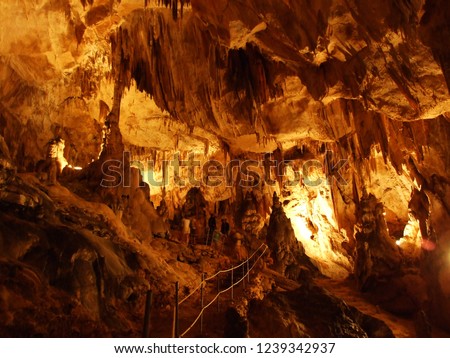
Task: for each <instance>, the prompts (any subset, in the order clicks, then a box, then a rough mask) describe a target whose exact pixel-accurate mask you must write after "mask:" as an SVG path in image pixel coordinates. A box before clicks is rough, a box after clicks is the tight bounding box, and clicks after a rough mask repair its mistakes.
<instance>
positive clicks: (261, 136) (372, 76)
mask: <svg viewBox="0 0 450 358" xmlns="http://www.w3.org/2000/svg"><path fill="white" fill-rule="evenodd" d="M165 3H166V2H164V1H162V2H161V1H152V0H149V1H142V0H140V1H137V0H122V1H114V0H92V1H78V0H36V1H18V0H17V1H6V0H5V1H0V8H1V13H2V33H1V41H0V82H1V89H0V103H1V106H2V112H3V117H5V118H4V121H3V122H7V121H20V122H21V123H22V124H23V125H24V126H23V127H22V129H21V130H20V131H19V130H16V133H9V134H8V135H9V136H11V137H14V136H16V137H20V136H26V137H29V138H30V142H29V143H28V144H24V148H19V147H17V148H14V147H13V148H10V150H11V152H12V155H13V156H14V155H17V153H18V152H19V151H22V152H25V154H26V155H29V156H30V157H32V156H33V146H36V145H37V147H39V148H41V147H43V146H44V144H45V143H46V141H47V140H48V138H49V137H51V136H52V135H54V134H55V132H58V131H59V132H61V131H62V132H63V133H64V134H65V136H67V137H68V138H69V141H70V142H71V143H72V144H73V146H76V147H77V151H78V153H79V161H81V162H84V163H86V162H89V161H90V160H91V159H93V158H95V155H96V154H98V151H99V146H100V142H101V126H102V123H103V121H104V117H105V110H102V108H106V111H107V109H109V108H112V106H113V93H114V84H115V83H116V84H118V86H120V89H121V91H123V98H122V103H121V113H120V117H121V122H120V126H121V131H122V134H123V138H124V141H125V144H126V145H132V146H138V147H147V148H156V149H162V150H168V149H174V148H177V147H179V148H180V149H182V150H189V149H192V150H194V151H200V152H202V151H208V150H209V151H214V150H215V149H220V148H221V147H222V146H223V145H225V146H227V147H229V148H231V151H235V152H242V151H244V152H245V151H251V152H265V151H273V150H274V149H276V148H277V147H282V148H285V149H286V148H290V147H292V146H295V145H297V144H298V143H300V142H302V141H310V140H312V141H321V142H336V141H339V140H340V139H342V138H344V137H346V136H351V135H352V133H354V132H355V130H357V128H356V125H355V124H354V123H352V119H351V118H350V117H352V116H360V113H363V115H364V116H366V117H371V118H372V117H373V118H375V120H379V118H388V120H389V121H403V122H406V121H418V120H432V119H435V118H438V117H440V116H444V120H446V118H447V117H446V116H447V111H448V105H449V100H450V96H449V91H448V86H447V81H446V80H448V79H449V78H448V77H449V76H447V78H446V75H448V74H449V64H450V62H449V61H448V60H447V59H448V58H449V55H448V54H447V53H448V50H447V47H446V46H443V41H442V38H443V36H444V34H446V33H448V32H449V26H448V25H447V22H446V19H447V17H446V16H445V11H441V10H439V11H437V10H436V9H439V6H438V5H435V6H432V5H431V4H428V3H427V2H425V1H409V0H402V1H396V2H392V1H383V3H382V4H381V5H380V4H379V3H378V2H377V6H375V5H374V3H373V2H371V1H352V0H333V1H331V0H321V1H314V2H310V1H301V0H298V1H275V0H249V1H225V0H218V1H214V2H211V1H207V0H193V1H191V2H185V3H188V4H187V5H186V4H184V6H183V11H181V7H180V5H179V6H178V8H177V11H178V12H177V16H176V18H175V16H174V9H173V7H172V8H171V7H170V6H168V7H166V6H165ZM430 3H431V2H430ZM434 3H436V2H434ZM447 7H448V6H446V5H445V4H444V5H443V6H442V7H441V8H447ZM181 12H182V13H181ZM100 104H101V105H100ZM4 126H6V124H4ZM13 132H14V131H13ZM8 135H7V136H8ZM86 139H87V140H86ZM6 140H7V141H8V139H6ZM30 160H31V159H30ZM80 164H83V163H80ZM24 165H25V164H24Z"/></svg>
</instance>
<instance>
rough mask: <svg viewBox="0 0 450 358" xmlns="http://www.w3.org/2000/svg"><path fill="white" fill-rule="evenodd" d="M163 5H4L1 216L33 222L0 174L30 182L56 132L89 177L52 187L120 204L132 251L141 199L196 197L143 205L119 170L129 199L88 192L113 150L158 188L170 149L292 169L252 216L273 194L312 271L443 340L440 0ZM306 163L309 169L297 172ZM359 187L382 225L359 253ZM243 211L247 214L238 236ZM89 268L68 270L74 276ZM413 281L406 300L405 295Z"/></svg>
mask: <svg viewBox="0 0 450 358" xmlns="http://www.w3.org/2000/svg"><path fill="white" fill-rule="evenodd" d="M175 3H176V4H178V5H179V2H178V1H176V2H169V1H151V0H149V1H145V2H143V1H142V0H121V1H118V0H92V1H91V0H89V1H85V0H82V1H79V0H36V1H33V2H26V1H25V2H24V1H19V0H12V1H10V0H0V14H1V15H0V17H1V18H0V20H1V21H0V23H1V26H2V32H1V33H2V35H1V39H0V40H1V41H0V186H1V192H0V200H1V201H2V203H4V204H2V205H5V207H8V208H9V206H13V207H18V208H21V209H20V210H18V211H17V212H15V215H16V214H17V215H22V214H23V215H38V216H39V215H41V214H36V213H35V210H37V209H36V208H39V207H41V206H43V205H44V206H45V205H46V203H50V202H51V201H48V200H47V199H45V200H44V199H43V198H44V197H43V196H41V195H37V196H36V195H35V193H36V192H35V189H30V186H29V185H26V184H25V185H22V183H21V182H20V181H19V182H18V181H17V179H16V178H15V177H14V176H13V174H14V172H15V171H16V170H17V171H19V172H24V171H32V170H33V169H34V168H35V166H36V164H37V162H38V161H39V160H40V159H43V158H44V155H45V144H46V143H47V142H48V141H49V139H51V138H53V137H55V136H61V137H63V139H64V140H65V142H66V147H65V152H64V156H65V158H66V159H67V161H68V163H69V165H71V166H72V167H83V168H84V169H85V170H83V171H82V173H80V174H79V175H77V174H76V173H75V174H74V173H72V174H71V175H73V178H72V179H73V180H71V181H70V180H67V183H66V184H67V185H68V186H69V187H70V188H71V190H73V191H75V192H77V193H79V194H80V195H82V196H83V197H84V198H86V199H92V200H95V201H102V202H104V203H106V204H108V205H110V206H111V208H113V210H114V211H115V213H116V214H118V213H119V212H120V211H121V210H122V209H120V207H121V206H123V203H120V202H118V200H120V198H122V197H123V196H125V197H127V196H128V198H129V199H128V200H129V202H128V204H127V207H126V208H125V207H123V210H122V211H123V213H122V214H123V223H124V224H125V225H126V227H127V229H129V230H130V231H131V232H132V233H133V235H134V236H135V237H136V238H137V239H139V240H140V241H145V240H149V239H150V238H151V237H152V236H153V235H155V234H156V235H161V234H162V233H163V232H164V231H165V230H166V226H165V223H164V222H163V221H161V220H160V218H159V216H158V215H157V214H156V213H155V209H154V207H153V206H152V205H151V203H150V201H149V197H152V199H154V201H155V204H156V205H157V204H159V202H160V201H161V200H162V199H163V198H164V200H165V202H166V203H167V207H168V209H167V210H168V212H169V214H168V216H169V217H170V218H173V215H174V212H175V210H177V209H179V208H180V207H182V205H183V204H184V200H185V197H186V195H187V193H188V191H189V190H190V189H191V187H192V185H188V186H186V187H182V188H180V187H177V185H175V184H174V183H173V180H172V179H171V180H172V181H169V184H168V185H166V186H164V187H161V186H156V187H152V188H150V189H151V191H150V193H148V190H147V189H148V187H143V188H140V187H139V184H140V183H141V177H140V176H139V175H138V174H137V173H136V171H134V174H133V173H130V174H129V176H128V169H129V163H128V162H126V163H123V168H124V169H125V171H126V172H127V174H126V176H124V178H123V179H124V180H129V181H130V183H133V186H132V189H133V190H132V189H129V188H128V189H126V190H122V189H121V190H98V184H99V183H100V181H101V180H102V179H104V178H105V177H104V173H102V170H101V167H102V164H103V163H102V161H103V160H105V159H116V160H118V159H119V160H120V159H121V158H122V156H121V151H123V149H125V150H129V151H130V153H131V154H130V161H134V160H149V159H153V160H155V162H156V164H155V166H156V168H147V169H146V170H142V172H141V175H142V176H143V180H145V178H146V177H148V174H149V173H152V174H155V175H156V177H157V178H158V179H161V176H162V172H163V171H162V165H161V162H162V161H163V160H164V159H165V158H166V156H172V154H173V153H174V152H178V151H180V152H181V156H182V157H183V158H184V159H185V158H186V157H187V152H188V151H189V150H192V151H193V152H194V153H195V154H197V155H198V156H199V157H200V160H201V161H202V162H205V161H206V160H207V159H211V158H212V159H218V160H220V161H221V162H223V163H225V162H227V161H229V160H231V159H237V158H240V159H255V158H257V159H260V160H261V161H262V162H264V165H266V164H267V162H266V161H265V160H266V159H268V158H269V157H270V158H272V159H273V158H275V159H276V160H278V161H282V160H291V161H292V166H289V165H286V167H289V168H290V169H289V170H288V169H287V170H288V171H289V173H290V174H295V172H297V174H299V175H300V176H301V177H302V179H301V184H299V185H296V186H295V187H292V186H291V187H289V185H288V179H292V177H289V178H286V176H283V174H284V173H277V174H276V175H274V176H273V179H275V182H274V184H273V186H271V187H270V189H267V188H266V189H264V191H262V192H261V193H260V194H261V195H260V197H261V198H262V199H261V200H259V201H258V202H259V203H263V205H262V208H256V211H257V215H260V216H261V217H262V219H266V218H265V217H264V213H265V214H266V216H267V214H268V213H269V211H270V210H269V208H268V205H267V203H270V200H269V201H268V200H267V198H266V196H267V192H269V193H270V192H273V191H276V192H277V193H278V195H279V196H280V201H281V203H282V205H283V208H284V210H285V212H286V216H287V217H288V218H289V219H291V222H292V224H293V226H294V228H293V229H294V235H295V238H296V239H297V240H299V241H301V242H302V245H303V247H304V248H305V252H306V254H307V255H308V256H309V257H310V258H311V260H312V261H313V262H314V264H315V265H316V266H317V268H318V269H319V270H320V272H321V273H323V274H325V275H327V276H330V277H346V276H348V275H350V274H353V273H355V272H356V274H357V275H358V276H359V277H360V279H361V277H362V279H361V283H362V286H364V287H366V286H367V283H369V286H371V287H372V290H373V294H374V295H375V296H377V295H380V294H381V292H382V291H381V290H382V289H383V290H384V287H385V285H387V286H388V287H389V288H392V292H390V293H389V297H392V302H395V304H394V306H395V307H392V309H393V310H396V311H398V310H399V309H400V308H401V307H402V306H403V307H407V308H408V309H407V310H406V311H408V312H410V313H412V311H413V310H414V309H416V308H419V307H420V306H424V307H422V308H424V309H425V310H426V311H427V314H429V316H430V317H431V318H432V319H433V320H434V321H435V322H437V323H439V324H440V325H441V326H442V327H444V328H446V329H447V330H449V329H450V303H449V302H450V301H449V299H448V298H449V295H450V293H449V288H448V287H449V282H448V281H449V279H448V278H449V277H450V275H449V270H450V264H449V259H448V252H449V251H450V235H449V232H450V220H449V211H450V180H449V178H448V169H447V168H449V167H450V155H449V147H448V143H449V133H450V121H449V118H450V115H449V112H448V106H449V104H450V102H449V100H450V95H449V84H450V52H449V51H450V50H449V49H448V46H447V42H448V41H447V38H448V35H449V34H450V25H449V23H448V21H447V20H448V18H449V16H450V5H449V3H448V2H447V1H445V0H437V1H431V0H395V1H387V0H384V1H379V2H377V3H376V4H375V3H374V2H373V1H369V0H362V1H360V0H358V1H357V0H319V1H307V0H300V1H298V0H285V1H279V0H249V1H238V0H217V1H214V2H211V1H210V0H192V1H185V5H186V6H173V4H175ZM144 4H145V5H146V6H145V8H144ZM169 4H172V5H171V6H168V5H169ZM100 153H101V156H100V159H101V161H97V159H98V158H99V155H100ZM266 153H268V154H267V155H266ZM340 159H346V160H348V164H346V165H345V166H340V165H339V160H340ZM308 160H316V161H317V162H316V163H320V165H319V166H320V169H319V168H317V167H316V168H313V170H312V172H310V171H308V170H305V167H304V165H305V163H306V162H308ZM92 161H94V162H93V163H92ZM153 169H155V170H153ZM316 169H317V170H316ZM274 172H275V170H274V169H273V170H272V174H273V173H274ZM293 172H294V173H293ZM227 175H229V173H227ZM231 176H233V174H231ZM35 185H36V184H33V185H31V186H32V187H33V186H35ZM5 188H6V189H5ZM201 191H202V194H203V196H204V197H205V199H206V200H208V201H209V202H210V203H209V204H208V205H209V208H208V209H209V210H210V211H212V210H213V208H214V207H216V206H217V207H225V208H227V210H234V211H236V210H237V208H239V207H241V204H242V203H243V200H244V196H243V192H242V190H240V189H239V188H238V187H237V185H236V186H226V185H225V184H223V185H220V186H215V187H211V186H208V185H201ZM366 193H367V195H369V194H372V195H373V196H374V197H375V198H376V200H378V201H379V202H380V203H381V204H382V205H383V208H384V212H385V213H386V215H385V218H384V219H383V220H381V221H380V220H379V218H378V219H376V222H377V227H378V226H379V224H380V225H381V223H382V225H383V228H382V230H379V229H377V230H375V231H374V232H373V233H372V234H370V235H369V234H368V236H367V237H366V238H362V241H367V242H366V243H367V244H368V247H367V248H365V244H364V245H362V244H361V242H362V241H361V237H360V236H359V235H358V234H359V232H358V228H357V225H358V222H361V215H360V212H361V205H363V202H364V200H366V199H365V198H366ZM30 212H31V214H29V213H30ZM24 213H25V214H24ZM251 214H252V215H254V212H253V211H251ZM379 214H380V213H379V212H378V213H377V214H376V215H373V218H377V217H378V216H379ZM369 216H370V215H369ZM255 217H256V218H257V216H256V215H255V216H251V217H250V216H249V217H248V218H246V219H245V220H244V225H245V226H246V227H249V229H250V230H254V229H255V228H254V227H253V223H256V221H257V220H255ZM257 219H258V218H257ZM371 220H372V219H370V218H369V219H368V224H370V221H371ZM90 229H91V228H89V229H88V231H89V230H90ZM258 229H259V225H258ZM256 231H257V230H256ZM364 235H365V234H364ZM288 236H289V241H292V242H294V241H293V240H294V237H293V236H292V233H289V235H288ZM369 241H370V242H369ZM393 243H398V247H399V249H398V251H396V248H395V247H393V245H391V244H393ZM366 249H368V250H370V254H368V255H367V254H366V255H365V254H364V252H366V253H367V250H366ZM364 255H365V256H364ZM361 258H362V259H361ZM88 262H90V263H89V264H87V266H86V265H85V264H84V263H83V264H80V266H77V270H78V271H79V272H84V273H86V275H88V274H89V272H90V268H89V265H92V260H88ZM397 269H398V272H399V274H397V275H394V277H393V275H391V272H392V270H397ZM8 270H9V269H8ZM389 271H391V272H389ZM410 274H411V275H412V277H414V278H411V277H410V276H408V275H410ZM386 280H387V281H386ZM386 282H388V283H386ZM392 282H394V283H395V284H393V285H391V284H390V283H392ZM412 282H416V283H418V282H419V283H420V284H419V285H418V286H419V287H423V288H422V289H421V290H418V291H420V292H415V293H411V292H410V291H408V289H406V287H410V286H411V285H412ZM422 290H423V291H426V292H423V291H422ZM405 292H406V293H405ZM410 294H411V295H412V296H410ZM375 296H374V297H375ZM93 297H94V296H89V300H95V298H93ZM411 297H414V298H411Z"/></svg>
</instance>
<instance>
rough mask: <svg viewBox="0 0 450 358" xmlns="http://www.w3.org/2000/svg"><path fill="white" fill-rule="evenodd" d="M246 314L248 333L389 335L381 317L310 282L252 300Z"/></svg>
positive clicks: (331, 335) (315, 335) (297, 335)
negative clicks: (377, 317) (372, 314)
mask: <svg viewBox="0 0 450 358" xmlns="http://www.w3.org/2000/svg"><path fill="white" fill-rule="evenodd" d="M248 317H249V335H250V336H251V337H285V338H294V337H295V338H300V337H305V338H306V337H334V338H343V337H353V338H357V337H377V338H388V337H393V333H392V331H391V330H390V329H389V327H388V326H387V325H386V324H385V323H383V322H382V321H380V320H378V319H376V318H374V317H371V316H367V315H365V314H363V313H361V312H360V311H358V310H357V309H356V308H354V307H350V306H348V305H347V304H346V303H345V302H344V301H342V300H340V299H338V298H336V297H334V296H332V295H331V294H330V293H328V292H327V291H325V290H323V289H321V288H319V287H317V286H314V285H313V286H309V285H308V286H303V287H301V288H299V289H296V290H293V291H288V292H273V293H270V294H269V295H268V296H267V297H266V298H264V299H263V300H262V301H256V300H255V301H252V302H250V305H249V312H248ZM269 319H270V322H271V324H270V325H267V320H269Z"/></svg>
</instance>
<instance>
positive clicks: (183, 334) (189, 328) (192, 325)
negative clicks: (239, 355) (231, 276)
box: [174, 244, 268, 337]
mask: <svg viewBox="0 0 450 358" xmlns="http://www.w3.org/2000/svg"><path fill="white" fill-rule="evenodd" d="M262 247H264V250H263V252H262V253H261V254H260V255H259V256H258V258H257V259H256V260H255V262H254V263H253V265H252V266H251V268H249V269H248V270H247V273H246V274H245V275H243V276H242V277H241V278H240V279H239V280H238V281H237V282H232V284H231V285H230V286H229V287H227V288H226V289H224V290H221V291H219V292H218V293H217V294H216V296H215V297H214V298H213V299H212V300H211V301H210V302H209V303H208V304H207V305H206V306H204V307H203V308H202V309H201V310H200V313H199V314H198V315H197V317H196V318H195V319H194V321H193V322H192V324H191V325H190V326H189V327H188V328H187V329H186V330H185V331H184V332H183V333H182V334H180V337H184V336H185V335H186V334H187V333H188V332H189V331H190V330H191V329H192V328H193V327H194V326H195V324H196V323H197V322H198V321H199V319H200V318H201V317H202V316H203V313H204V312H205V311H206V309H208V308H209V307H210V306H211V305H212V304H213V303H214V302H215V301H216V300H218V299H219V297H220V295H222V294H223V293H225V292H228V291H229V290H231V289H232V288H233V287H234V286H236V285H238V284H240V283H241V282H242V281H243V280H244V279H245V278H247V277H248V275H249V274H250V271H252V270H253V268H254V267H255V266H256V263H257V262H258V261H259V260H260V259H261V257H263V256H264V254H265V253H266V251H267V249H268V246H267V245H266V244H262V245H261V246H260V247H259V248H258V249H256V250H255V252H253V254H252V255H251V256H250V257H249V258H248V259H247V260H245V261H243V262H242V263H241V264H239V265H237V266H233V267H232V268H230V269H227V270H220V271H218V272H216V273H215V274H214V275H212V276H210V277H208V278H206V279H204V280H202V282H201V284H200V285H199V286H198V287H197V288H196V289H195V290H194V291H193V292H191V293H190V294H189V295H188V296H186V297H185V298H183V300H181V301H180V303H179V304H181V303H183V302H184V301H186V300H187V299H188V298H189V297H191V296H192V295H193V294H194V293H195V292H196V291H198V290H199V289H200V288H201V287H202V285H203V284H204V283H206V282H207V281H209V280H212V279H213V278H215V277H217V276H218V275H219V274H221V273H227V272H231V271H233V270H235V269H237V268H239V267H241V266H242V265H245V264H247V263H248V262H249V261H250V260H251V259H252V258H253V257H254V256H255V255H256V253H257V252H259V251H260V250H261V248H262ZM247 267H248V266H247ZM174 317H175V315H174ZM174 326H175V324H174Z"/></svg>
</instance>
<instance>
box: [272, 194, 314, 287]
mask: <svg viewBox="0 0 450 358" xmlns="http://www.w3.org/2000/svg"><path fill="white" fill-rule="evenodd" d="M266 240H267V244H268V246H269V249H270V251H271V257H272V258H273V266H274V269H275V270H276V271H278V272H280V273H281V274H283V275H285V276H286V277H288V278H291V279H293V280H296V279H298V278H300V277H301V276H302V271H303V272H304V271H310V270H311V271H312V272H315V267H314V266H313V265H312V264H311V262H310V260H309V258H308V257H307V256H306V255H305V250H304V248H303V246H302V244H301V242H299V241H298V240H297V238H296V237H295V234H294V230H293V229H292V225H291V222H290V220H289V219H288V218H287V217H286V214H285V213H284V211H283V208H282V207H281V204H280V202H279V201H278V198H275V199H274V204H273V206H272V214H271V215H270V220H269V227H268V229H267V239H266Z"/></svg>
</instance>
